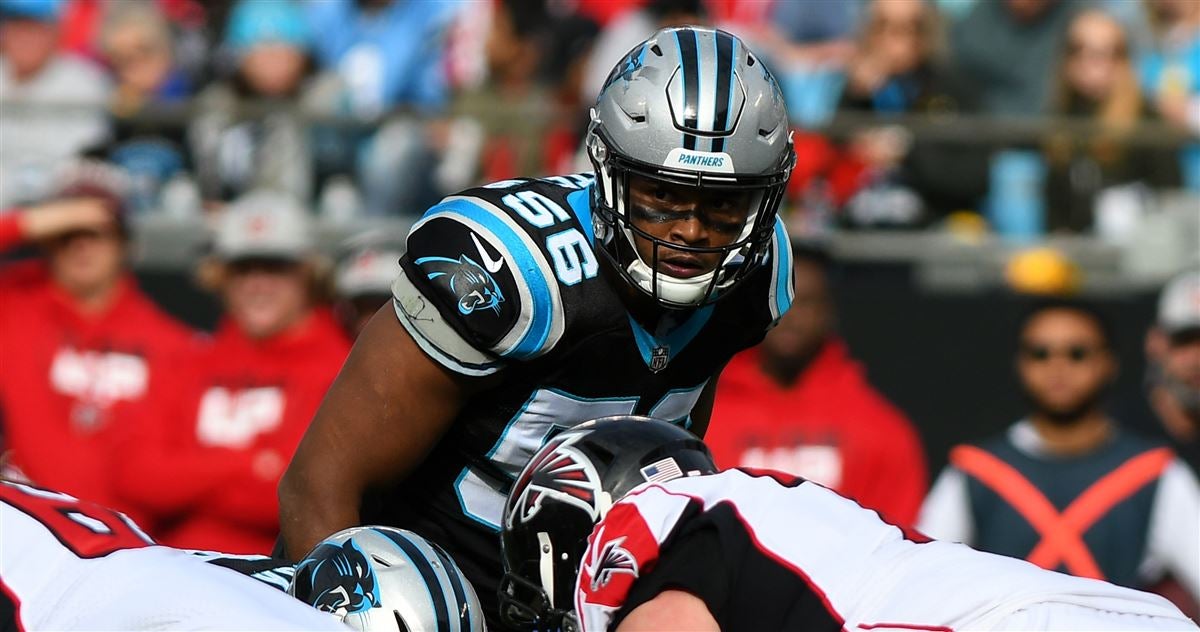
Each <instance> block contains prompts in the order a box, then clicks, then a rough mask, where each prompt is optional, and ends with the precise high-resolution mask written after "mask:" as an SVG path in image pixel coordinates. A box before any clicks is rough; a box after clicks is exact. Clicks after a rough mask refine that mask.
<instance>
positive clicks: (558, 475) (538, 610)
mask: <svg viewBox="0 0 1200 632" xmlns="http://www.w3.org/2000/svg"><path fill="white" fill-rule="evenodd" d="M716 471H717V468H716V465H714V464H713V460H712V455H710V454H709V452H708V448H707V447H706V446H705V445H704V443H703V442H702V441H700V439H698V438H697V437H696V436H695V435H693V434H692V433H690V432H688V431H687V430H684V429H683V428H680V427H679V426H675V425H673V424H670V423H667V422H665V421H659V420H656V419H651V418H649V417H637V416H620V417H606V418H603V419H596V420H593V421H589V422H587V423H584V424H581V425H579V426H576V427H574V428H572V429H570V430H567V431H564V432H563V433H561V434H559V435H556V436H555V437H554V438H552V439H551V440H550V441H549V442H547V443H546V445H545V446H543V447H542V449H541V450H538V452H537V454H534V455H533V458H532V459H530V461H529V463H528V464H527V465H526V466H525V469H524V470H522V471H521V475H520V476H519V477H518V478H517V481H516V483H515V484H514V485H513V488H512V491H511V492H510V493H509V495H508V502H507V503H505V506H504V517H503V525H502V529H501V532H500V544H501V552H502V553H501V557H502V559H503V560H504V577H503V579H502V580H501V582H500V590H499V593H500V618H501V620H502V621H503V622H504V623H505V625H508V626H511V627H514V628H517V629H525V630H533V629H537V630H555V629H561V630H570V629H573V628H574V627H575V622H574V616H573V602H574V590H575V578H576V575H577V574H578V572H579V565H580V562H581V561H582V559H583V554H584V551H585V549H586V548H587V538H588V536H589V535H590V534H591V533H592V527H594V526H595V524H596V523H597V522H599V521H600V519H601V518H603V517H604V516H605V514H607V513H608V510H609V508H611V507H612V505H613V503H615V502H616V501H618V500H620V499H621V497H622V496H624V495H625V494H626V493H628V492H629V491H630V490H632V489H633V488H634V487H637V486H638V485H640V484H642V483H645V482H647V481H651V480H653V481H664V480H669V479H671V478H678V477H681V476H687V475H691V474H712V473H714V472H716Z"/></svg>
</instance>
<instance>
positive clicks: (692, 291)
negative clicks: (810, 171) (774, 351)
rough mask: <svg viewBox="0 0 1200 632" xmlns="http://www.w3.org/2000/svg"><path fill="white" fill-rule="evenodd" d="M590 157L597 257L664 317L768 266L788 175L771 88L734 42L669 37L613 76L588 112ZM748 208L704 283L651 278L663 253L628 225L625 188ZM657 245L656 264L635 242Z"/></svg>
mask: <svg viewBox="0 0 1200 632" xmlns="http://www.w3.org/2000/svg"><path fill="white" fill-rule="evenodd" d="M587 151H588V156H589V157H590V159H591V161H592V165H593V167H594V168H595V171H596V177H597V180H596V185H595V189H594V195H593V207H594V208H595V210H596V213H595V215H594V223H595V228H596V236H597V241H598V245H599V246H600V248H599V250H600V251H601V252H603V253H605V255H606V256H608V257H609V258H610V259H612V261H613V263H614V264H616V268H617V269H618V270H620V272H621V274H622V276H623V277H624V278H625V280H626V281H627V282H629V283H631V284H632V285H633V286H634V287H637V288H639V289H640V290H642V291H643V292H646V293H648V294H650V295H652V296H653V297H654V298H655V299H656V300H657V301H658V302H659V303H660V304H662V305H664V306H666V307H673V308H689V307H694V306H698V305H703V304H706V303H709V302H712V301H715V300H717V299H719V298H721V297H722V296H724V295H727V294H728V292H729V291H730V290H731V289H732V288H733V287H734V286H736V285H737V284H738V283H739V282H740V281H742V280H743V279H745V278H746V277H747V275H749V273H750V272H752V271H753V270H754V269H755V268H756V267H758V266H759V265H760V264H762V263H763V260H764V259H765V258H766V257H767V251H768V250H769V248H768V245H769V243H770V240H771V232H772V230H773V229H774V224H775V219H776V213H777V211H778V209H779V205H780V202H781V201H782V198H783V193H784V188H785V187H786V185H787V181H788V177H789V176H790V174H791V170H792V166H793V165H794V163H795V154H794V152H793V150H792V141H791V132H790V131H789V128H788V118H787V110H786V108H785V106H784V101H783V95H782V93H781V92H780V89H779V85H778V84H777V83H776V81H775V78H774V77H773V76H772V75H771V73H770V72H769V71H768V70H767V68H766V67H765V66H764V65H763V64H762V62H761V61H759V60H758V59H757V58H756V57H755V56H754V54H753V53H752V52H751V51H750V50H749V49H747V48H746V45H745V44H744V43H743V42H742V41H741V40H739V39H738V38H737V37H734V36H733V35H730V34H729V33H726V32H724V31H721V30H717V29H711V28H702V27H682V28H668V29H663V30H660V31H658V32H657V33H655V34H654V35H653V36H651V37H650V39H648V40H646V41H645V42H643V43H641V44H639V45H638V46H637V47H635V48H634V49H633V50H632V51H630V53H629V54H628V55H626V57H625V58H624V59H623V60H622V61H621V62H620V63H619V64H617V66H616V68H614V69H613V71H612V74H610V75H609V78H608V80H607V81H606V82H605V85H604V88H603V90H602V92H601V93H600V97H599V99H598V100H597V102H596V105H595V107H594V108H593V110H592V121H591V125H590V127H589V130H588V138H587ZM631 174H633V175H638V176H641V177H644V178H648V179H651V180H660V181H666V182H671V183H675V184H683V185H688V186H695V187H701V188H704V187H709V188H713V189H741V190H746V191H748V192H750V193H752V194H753V195H752V196H751V205H750V212H749V215H748V217H747V219H746V222H745V226H744V227H743V229H742V232H741V234H740V235H739V236H738V238H737V239H736V240H735V241H734V242H733V243H731V244H728V245H724V246H720V247H687V246H680V245H677V244H672V245H670V247H672V248H675V249H678V250H685V251H693V252H709V253H712V252H719V253H720V254H721V261H720V263H719V264H718V267H717V268H716V269H715V270H713V271H712V272H710V273H706V274H702V275H699V276H697V277H693V278H688V279H681V278H675V277H672V276H669V275H667V274H664V273H661V272H659V271H658V270H657V259H658V257H659V250H660V249H661V248H664V247H667V246H668V244H667V242H665V241H662V240H659V239H656V238H654V237H653V236H651V235H649V234H648V233H645V232H643V231H639V230H638V229H637V228H636V227H634V226H633V225H632V224H631V222H630V221H629V176H630V175H631ZM635 235H637V236H639V237H641V238H644V239H649V240H651V242H652V243H653V244H654V253H655V254H654V261H644V260H643V259H642V258H641V257H640V256H639V255H638V254H637V252H636V250H635V249H634V236H635Z"/></svg>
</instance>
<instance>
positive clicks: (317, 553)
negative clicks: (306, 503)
mask: <svg viewBox="0 0 1200 632" xmlns="http://www.w3.org/2000/svg"><path fill="white" fill-rule="evenodd" d="M296 577H297V578H298V579H299V578H305V580H306V581H298V582H297V586H296V594H295V597H296V598H297V599H299V600H300V601H303V602H305V603H309V604H312V605H313V607H315V608H316V609H317V610H320V611H322V612H330V613H333V614H337V615H346V614H355V613H359V612H363V611H365V610H369V609H371V608H374V607H375V606H377V605H379V584H378V582H376V581H375V573H374V572H373V571H372V570H371V565H370V563H368V562H367V558H366V556H365V555H363V552H362V551H360V550H359V549H358V547H357V546H356V545H355V544H354V540H346V542H344V543H343V544H341V545H340V546H339V545H336V544H331V543H323V544H321V545H320V546H318V547H317V548H316V549H314V550H313V552H312V553H310V554H309V556H308V559H306V560H305V561H304V562H302V563H301V564H300V566H298V567H297V568H296Z"/></svg>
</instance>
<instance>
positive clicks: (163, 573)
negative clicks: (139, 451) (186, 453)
mask: <svg viewBox="0 0 1200 632" xmlns="http://www.w3.org/2000/svg"><path fill="white" fill-rule="evenodd" d="M216 557H218V556H212V555H207V556H203V557H201V556H197V555H194V554H192V553H191V552H189V551H183V550H180V549H172V548H169V547H165V546H158V545H156V544H155V543H154V541H153V540H151V539H150V538H149V537H148V536H147V535H146V534H145V533H143V532H142V530H141V529H140V528H138V526H137V525H136V524H134V522H133V521H132V520H130V519H129V518H127V517H126V516H125V515H124V514H121V513H118V512H116V511H113V510H111V509H107V508H105V507H101V506H100V505H97V504H94V503H90V502H84V501H80V500H78V499H76V498H74V497H72V496H68V495H67V494H63V493H60V492H55V491H51V490H47V489H41V488H38V487H34V486H32V485H25V484H21V483H14V482H10V481H3V480H0V629H3V630H27V631H30V632H32V631H34V630H343V631H344V630H345V629H346V628H344V627H342V625H341V623H339V622H338V620H337V619H335V618H333V617H332V616H330V615H328V614H325V613H322V612H317V611H316V610H314V609H312V608H309V607H308V606H306V605H304V604H302V603H300V602H299V601H296V600H295V599H292V598H291V597H288V596H287V595H285V594H284V593H283V592H281V591H279V590H274V589H272V588H268V587H267V586H265V585H263V584H262V583H259V582H257V581H254V580H253V579H250V578H248V577H245V576H243V575H241V574H238V573H236V572H233V571H232V570H229V569H228V568H219V566H225V565H226V564H221V563H216V562H213V563H206V561H213V559H214V558H216ZM205 558H208V559H207V560H206V559H205ZM264 581H265V580H264Z"/></svg>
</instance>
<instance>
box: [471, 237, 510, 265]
mask: <svg viewBox="0 0 1200 632" xmlns="http://www.w3.org/2000/svg"><path fill="white" fill-rule="evenodd" d="M471 241H473V242H475V249H476V250H478V251H479V258H480V259H481V260H482V261H483V267H484V269H486V270H487V271H488V272H491V273H492V274H496V273H497V272H499V271H500V268H503V267H504V259H492V258H491V256H490V255H488V252H487V250H485V249H484V247H483V244H481V243H479V238H478V237H476V236H475V233H471Z"/></svg>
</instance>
